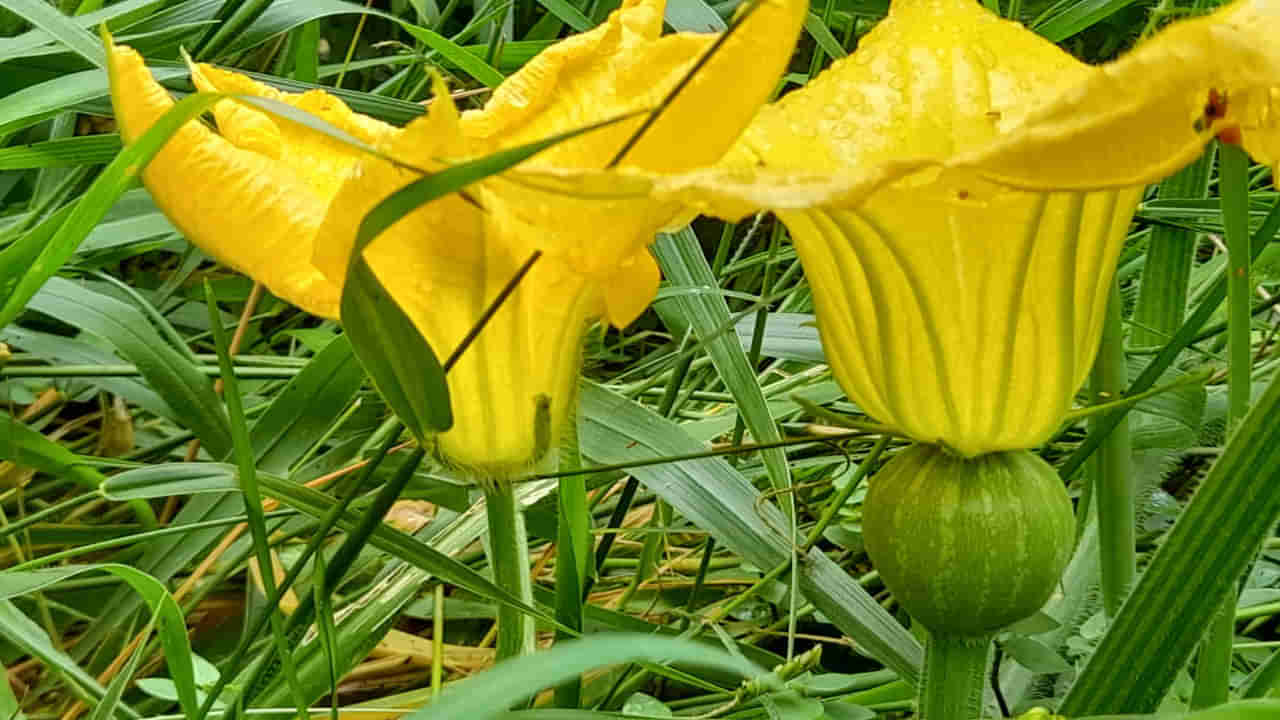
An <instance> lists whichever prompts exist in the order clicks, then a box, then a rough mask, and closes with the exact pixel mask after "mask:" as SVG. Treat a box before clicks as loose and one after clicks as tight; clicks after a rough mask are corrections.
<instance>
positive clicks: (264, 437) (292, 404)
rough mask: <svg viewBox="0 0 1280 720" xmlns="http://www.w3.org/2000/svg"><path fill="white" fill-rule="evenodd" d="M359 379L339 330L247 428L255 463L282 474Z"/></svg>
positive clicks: (339, 410) (341, 407)
mask: <svg viewBox="0 0 1280 720" xmlns="http://www.w3.org/2000/svg"><path fill="white" fill-rule="evenodd" d="M363 383H364V371H363V369H362V368H361V367H360V363H359V361H357V360H356V356H355V354H354V353H353V352H352V349H351V342H350V341H349V340H348V339H347V337H346V336H345V335H339V336H337V337H335V338H334V339H333V340H331V341H330V342H329V344H328V345H326V346H325V347H324V349H322V350H321V351H320V352H318V353H316V354H315V356H314V357H312V358H311V360H310V361H308V362H307V364H306V366H305V367H304V368H303V369H302V371H301V372H299V373H298V374H297V375H295V376H294V377H293V379H292V380H290V381H289V384H288V385H285V387H284V389H283V390H281V391H280V392H279V394H277V395H276V396H275V398H274V399H273V400H272V401H271V405H270V406H268V407H267V409H266V411H265V412H264V413H263V414H262V415H261V417H259V418H258V420H257V421H256V422H255V423H254V424H253V428H252V429H251V430H250V433H249V434H250V438H251V439H252V441H253V452H254V456H255V457H256V458H257V462H258V467H259V468H260V469H261V470H263V471H264V472H269V473H275V474H282V473H284V472H286V471H287V470H288V469H289V468H290V467H292V466H293V464H294V463H295V462H297V461H298V460H299V459H300V458H302V457H303V455H304V454H305V453H306V452H307V451H308V450H309V449H310V448H311V445H312V443H314V442H315V441H316V438H318V437H321V436H322V435H323V434H324V433H326V432H327V431H328V430H329V428H330V427H332V425H333V424H334V423H335V422H337V421H338V420H339V419H340V418H341V417H342V414H343V412H344V411H345V410H346V408H347V406H348V405H350V404H351V401H352V400H353V399H354V398H355V396H356V393H358V392H359V391H360V386H361V385H362V384H363Z"/></svg>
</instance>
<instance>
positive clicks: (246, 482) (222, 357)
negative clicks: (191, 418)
mask: <svg viewBox="0 0 1280 720" xmlns="http://www.w3.org/2000/svg"><path fill="white" fill-rule="evenodd" d="M204 298H205V303H206V304H207V305H208V306H209V327H210V328H212V330H213V344H214V347H215V348H216V349H217V351H218V365H219V366H221V368H222V388H223V392H222V397H223V398H224V399H225V400H226V402H227V417H228V419H229V421H230V423H229V424H230V426H231V439H232V444H233V446H234V448H233V449H234V453H233V454H234V456H235V459H236V466H237V469H238V470H239V473H238V476H239V480H240V491H241V492H242V493H244V507H245V514H246V515H247V516H248V517H249V523H248V525H249V533H250V536H251V538H252V541H253V552H254V560H256V561H257V563H258V577H259V578H261V580H262V588H263V592H264V594H265V595H266V596H267V597H275V596H276V594H277V593H276V580H275V575H276V574H275V562H274V561H273V560H272V557H271V548H270V546H269V543H270V538H268V537H267V521H266V518H264V517H263V511H262V492H261V491H260V490H259V489H258V468H257V463H256V459H255V458H254V453H253V441H251V440H250V439H249V425H248V423H247V422H246V421H245V417H244V404H243V400H242V399H241V397H240V383H239V382H238V381H237V380H236V376H235V373H234V372H233V371H232V366H231V352H230V350H229V349H228V346H229V342H228V338H227V333H226V330H224V329H223V327H222V317H221V315H220V313H219V312H218V302H217V298H215V297H214V294H213V286H212V285H210V284H209V281H208V280H205V282H204ZM278 610H279V608H278V607H277V606H275V605H272V606H271V610H270V614H269V616H268V617H269V618H270V620H271V636H272V639H273V640H275V645H276V654H277V655H279V657H280V661H281V664H282V665H283V666H284V672H285V677H286V678H287V679H288V680H289V682H290V685H291V686H292V688H293V691H294V701H295V702H296V703H297V710H298V716H299V717H301V716H303V715H304V714H305V712H306V707H307V705H309V704H310V702H309V701H308V699H307V698H304V697H303V695H302V686H301V685H299V684H298V679H297V674H298V671H297V668H296V667H295V666H294V661H293V646H292V644H291V643H290V642H289V639H288V638H287V637H286V636H285V633H284V623H283V622H282V620H281V619H280V614H279V612H278ZM198 710H199V708H198V706H197V707H192V708H190V709H188V710H187V712H188V713H189V714H193V713H196V712H198ZM193 716H194V715H193Z"/></svg>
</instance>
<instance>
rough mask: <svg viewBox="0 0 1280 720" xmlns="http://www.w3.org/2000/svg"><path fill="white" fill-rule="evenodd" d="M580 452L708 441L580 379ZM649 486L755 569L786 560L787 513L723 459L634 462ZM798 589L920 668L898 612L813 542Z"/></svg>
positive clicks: (871, 647)
mask: <svg viewBox="0 0 1280 720" xmlns="http://www.w3.org/2000/svg"><path fill="white" fill-rule="evenodd" d="M581 392H582V394H581V402H582V406H581V407H582V417H583V422H582V423H581V427H582V435H581V443H582V452H583V455H585V456H587V457H589V458H591V459H592V460H593V461H595V462H597V463H601V464H613V463H625V462H635V461H641V460H651V459H653V458H656V457H666V456H672V455H686V454H690V453H696V452H702V451H705V450H706V448H705V446H703V445H702V444H700V443H698V442H696V441H694V440H693V439H692V438H690V437H689V436H688V435H687V434H685V433H684V431H683V430H682V429H681V428H680V427H679V426H678V425H676V424H675V423H673V422H671V421H670V420H667V419H666V418H663V417H660V416H658V415H657V414H656V413H653V412H651V411H650V410H648V409H646V408H644V407H642V406H640V405H638V404H636V403H635V402H632V401H631V400H628V399H626V398H624V397H621V396H619V395H616V394H614V393H612V392H609V391H608V390H606V389H604V388H603V387H600V386H598V385H595V384H592V383H583V384H582V385H581ZM630 472H631V473H632V474H633V475H635V477H637V478H638V479H639V480H640V481H641V482H642V483H644V485H645V486H646V487H648V488H649V489H651V490H653V491H654V492H655V493H657V494H658V495H660V496H661V497H662V498H663V499H664V500H666V501H667V502H669V503H671V505H672V506H673V507H674V508H676V509H677V510H679V511H680V513H681V514H683V515H684V516H685V517H687V518H689V520H690V521H691V522H693V524H694V525H696V526H698V527H700V528H703V529H705V530H707V531H709V532H711V533H713V534H714V535H715V536H716V540H717V541H718V542H722V543H723V544H724V545H726V546H727V547H729V548H731V549H733V550H734V551H735V552H737V553H739V554H740V555H742V556H743V558H744V559H745V560H746V561H747V562H749V563H751V564H752V565H754V566H756V567H758V568H774V567H777V566H778V565H780V564H781V563H783V562H786V561H787V560H788V559H789V556H788V552H789V549H790V548H792V547H794V546H795V544H796V543H795V541H794V540H790V539H788V538H787V536H786V535H785V534H784V533H785V532H786V528H787V527H788V523H787V520H786V518H785V517H783V515H782V512H781V511H780V510H778V508H777V507H776V506H774V505H773V504H770V503H766V502H761V501H760V493H759V491H757V490H756V489H755V488H754V487H752V486H751V484H750V483H749V482H747V480H746V478H744V477H743V476H742V474H741V473H739V472H738V471H736V470H734V469H733V468H732V467H731V466H730V465H729V464H728V463H727V462H725V461H724V460H723V459H721V458H702V459H698V460H687V461H683V462H678V463H666V464H661V465H650V466H647V467H636V468H632V469H631V471H630ZM799 571H800V578H799V581H800V589H801V592H802V593H803V594H804V596H805V598H806V599H807V600H809V602H811V603H813V604H814V605H815V606H817V608H818V609H819V610H820V611H821V612H822V614H823V615H825V616H826V617H827V618H828V619H829V620H830V621H831V622H832V623H834V624H835V625H836V626H837V627H839V628H840V629H841V630H842V631H844V632H845V634H847V635H849V636H850V637H852V638H853V640H854V641H855V642H857V643H858V645H859V647H860V648H862V649H863V650H865V651H866V652H867V653H869V654H870V655H872V656H874V657H875V658H876V659H877V660H879V661H880V662H882V663H884V664H885V665H886V666H887V667H889V668H892V669H893V670H895V671H896V672H898V674H899V675H900V676H901V677H903V678H907V679H909V680H912V681H913V680H914V679H915V678H916V677H917V676H918V674H919V670H920V667H921V661H922V659H923V654H924V653H923V650H922V649H921V647H920V644H919V643H918V642H916V640H915V638H913V637H912V636H911V634H910V633H909V632H907V630H906V629H905V628H903V627H902V625H900V624H898V622H897V621H896V620H894V619H893V616H891V615H889V613H887V612H886V611H885V610H884V608H882V607H880V605H879V604H878V603H876V601H875V600H874V599H873V598H872V597H871V595H870V594H868V593H867V591H866V590H864V589H862V587H861V586H860V585H858V583H857V582H856V581H855V580H854V579H853V578H852V577H850V576H849V574H848V573H847V572H845V571H844V570H843V569H842V568H841V567H840V566H838V565H836V564H835V563H834V562H832V561H831V560H830V559H829V558H827V556H826V555H824V554H822V553H821V552H819V551H818V550H817V549H814V550H813V551H812V552H811V553H810V554H809V556H808V557H806V558H803V559H802V560H801V562H800V563H799Z"/></svg>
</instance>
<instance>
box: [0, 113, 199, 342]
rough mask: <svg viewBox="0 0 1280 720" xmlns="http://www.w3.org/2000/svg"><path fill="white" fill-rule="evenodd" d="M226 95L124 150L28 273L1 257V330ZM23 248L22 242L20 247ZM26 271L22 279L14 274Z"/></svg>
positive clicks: (169, 117)
mask: <svg viewBox="0 0 1280 720" xmlns="http://www.w3.org/2000/svg"><path fill="white" fill-rule="evenodd" d="M220 97H224V96H221V95H208V96H206V95H196V96H192V97H190V98H187V99H185V100H182V101H181V102H179V103H178V104H176V105H175V106H174V107H173V108H171V109H170V110H169V111H168V112H166V113H165V114H164V115H162V116H161V117H160V119H159V120H157V121H156V123H155V125H153V126H152V127H151V128H149V129H148V130H147V131H146V132H145V133H143V135H142V137H140V138H138V141H137V142H135V143H133V144H131V145H130V146H129V147H127V148H125V149H124V150H123V151H121V153H120V154H119V155H118V156H116V159H115V160H112V161H111V164H110V165H108V166H107V167H106V168H105V169H104V170H103V171H102V173H101V174H100V175H98V178H97V179H96V180H94V182H93V185H92V186H91V187H90V188H89V190H88V192H86V193H85V194H84V195H83V196H82V197H81V198H80V199H79V200H78V201H77V202H76V204H75V208H74V209H73V210H72V211H71V212H70V214H69V215H67V217H66V219H65V220H64V221H63V222H62V224H61V225H60V226H59V227H58V229H57V231H56V232H54V233H53V236H52V237H51V238H50V239H49V241H48V244H47V245H45V246H44V247H43V249H42V250H41V251H40V253H39V255H38V256H36V258H35V260H34V261H33V262H31V263H30V266H29V267H19V268H15V267H14V266H13V265H11V264H9V263H7V262H6V261H5V258H4V257H3V255H0V267H3V268H4V270H5V271H6V275H5V276H4V277H0V297H3V298H4V304H3V305H0V327H4V326H5V325H8V324H9V323H11V322H13V320H14V318H16V317H18V314H19V313H21V312H22V310H23V308H25V307H26V304H27V301H28V300H30V299H31V296H33V295H35V294H36V291H38V290H39V289H40V287H41V286H42V285H44V283H45V281H46V280H48V279H49V278H50V277H52V276H53V274H54V273H56V272H57V271H58V270H59V269H61V268H62V266H63V264H64V263H66V261H67V260H68V259H69V258H70V257H71V254H72V253H73V252H75V249H76V248H77V247H78V246H79V245H80V242H81V241H82V240H84V238H85V236H86V235H88V234H89V232H90V231H91V230H93V228H94V226H95V225H97V224H98V222H99V221H101V220H102V218H103V217H104V216H106V214H107V211H108V210H110V209H111V206H112V205H114V204H115V202H116V199H117V198H119V197H120V194H121V193H123V192H124V191H125V190H126V189H128V187H129V186H130V185H131V184H132V183H133V182H134V180H135V179H136V178H137V176H138V174H139V173H140V172H141V171H142V168H143V167H144V166H145V165H146V164H147V162H148V161H149V160H150V159H151V158H152V156H154V155H155V154H156V152H158V151H159V150H160V148H161V147H162V146H164V144H165V143H166V142H167V141H168V139H169V136H170V135H172V134H173V133H174V132H175V131H176V130H177V129H178V128H180V127H182V126H183V125H184V124H186V122H187V121H189V120H191V119H192V118H194V117H195V116H197V115H199V114H200V113H201V112H203V111H205V110H207V109H209V108H210V107H211V106H212V105H213V102H214V101H216V100H217V99H218V98H220ZM19 242H21V241H19ZM17 270H21V271H22V274H21V275H20V276H15V275H14V274H13V273H14V272H15V271H17Z"/></svg>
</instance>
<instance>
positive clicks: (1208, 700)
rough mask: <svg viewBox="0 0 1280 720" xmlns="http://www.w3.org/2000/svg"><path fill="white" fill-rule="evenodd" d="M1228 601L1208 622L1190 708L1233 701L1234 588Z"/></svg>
mask: <svg viewBox="0 0 1280 720" xmlns="http://www.w3.org/2000/svg"><path fill="white" fill-rule="evenodd" d="M1227 599H1228V601H1227V602H1223V603H1222V604H1221V605H1219V606H1218V612H1217V613H1216V614H1215V615H1214V616H1213V619H1212V620H1211V621H1210V622H1209V629H1208V630H1207V631H1206V632H1205V634H1204V639H1203V640H1201V641H1200V659H1199V662H1198V664H1197V665H1196V684H1195V687H1194V688H1193V689H1192V692H1191V709H1192V710H1199V709H1201V708H1207V707H1213V706H1214V705H1221V704H1222V703H1224V702H1226V701H1227V700H1229V699H1231V644H1232V643H1233V642H1234V641H1235V632H1236V613H1235V609H1236V608H1235V605H1236V603H1235V600H1236V592H1235V588H1231V589H1230V590H1229V591H1228V592H1227Z"/></svg>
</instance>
